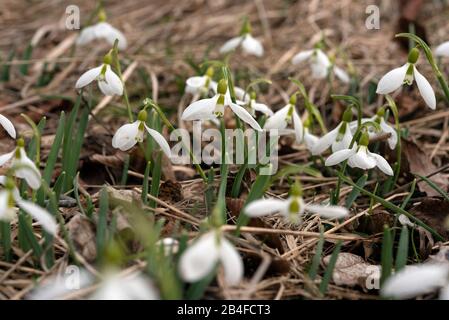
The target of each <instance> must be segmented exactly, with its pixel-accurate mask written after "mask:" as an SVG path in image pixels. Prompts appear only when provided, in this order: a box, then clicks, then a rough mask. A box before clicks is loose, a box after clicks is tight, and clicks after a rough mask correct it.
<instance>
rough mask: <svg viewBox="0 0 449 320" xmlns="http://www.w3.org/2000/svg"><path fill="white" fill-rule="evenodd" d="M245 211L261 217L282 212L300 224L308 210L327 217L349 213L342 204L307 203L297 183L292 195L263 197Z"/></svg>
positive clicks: (292, 189)
mask: <svg viewBox="0 0 449 320" xmlns="http://www.w3.org/2000/svg"><path fill="white" fill-rule="evenodd" d="M244 212H245V214H246V215H248V216H250V217H261V216H266V215H271V214H275V213H279V214H281V215H282V216H283V217H284V218H285V219H287V220H289V221H290V222H291V223H295V224H300V223H302V221H303V216H304V214H305V213H306V212H308V213H312V214H317V215H319V216H320V217H323V218H326V219H340V218H344V217H346V216H347V215H348V214H349V211H348V209H346V208H344V207H340V206H323V205H316V204H306V203H305V202H304V200H303V198H302V190H301V186H300V185H299V184H298V183H296V184H294V185H293V186H292V188H291V191H290V197H289V198H287V199H286V200H281V199H272V198H271V199H261V200H255V201H253V202H251V203H249V204H248V205H247V206H246V207H245V209H244Z"/></svg>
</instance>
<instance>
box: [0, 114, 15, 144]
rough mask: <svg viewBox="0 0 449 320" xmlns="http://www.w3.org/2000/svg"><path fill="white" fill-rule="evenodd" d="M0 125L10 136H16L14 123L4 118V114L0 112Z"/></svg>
mask: <svg viewBox="0 0 449 320" xmlns="http://www.w3.org/2000/svg"><path fill="white" fill-rule="evenodd" d="M0 125H1V126H2V127H3V128H4V129H5V130H6V132H8V134H9V135H10V136H11V138H13V139H15V138H16V129H14V125H13V124H12V122H11V121H10V120H9V119H8V118H6V117H5V116H4V115H1V114H0Z"/></svg>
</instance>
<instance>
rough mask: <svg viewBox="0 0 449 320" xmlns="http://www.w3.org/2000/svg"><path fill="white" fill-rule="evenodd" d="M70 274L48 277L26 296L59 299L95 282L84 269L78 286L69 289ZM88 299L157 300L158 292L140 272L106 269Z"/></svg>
mask: <svg viewBox="0 0 449 320" xmlns="http://www.w3.org/2000/svg"><path fill="white" fill-rule="evenodd" d="M69 276H72V275H71V274H70V275H68V276H67V275H66V276H64V277H57V278H56V277H54V278H50V279H48V280H47V281H46V282H45V283H43V284H39V286H38V287H37V288H36V289H35V290H34V291H33V292H32V293H31V295H30V296H29V297H28V298H29V299H31V300H60V299H63V298H64V297H65V296H67V295H68V294H70V293H73V292H74V291H77V290H82V289H83V288H86V287H88V286H90V285H93V284H94V283H95V281H94V280H95V279H94V278H93V277H92V276H91V275H90V274H88V273H87V271H85V270H84V269H81V270H80V272H79V286H78V287H79V288H77V289H75V288H73V289H71V286H68V285H67V283H68V281H69V280H70V279H68V277H69ZM88 299H90V300H157V299H159V293H158V292H157V290H156V289H155V288H154V286H153V284H152V282H151V280H149V279H147V278H146V277H145V276H143V275H142V274H140V273H135V274H131V275H128V276H121V275H120V274H119V273H118V272H117V271H115V270H107V271H106V275H105V277H104V278H103V280H102V281H101V282H99V283H98V287H97V289H96V290H95V291H94V292H93V293H92V294H91V295H90V296H88Z"/></svg>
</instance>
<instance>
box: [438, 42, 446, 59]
mask: <svg viewBox="0 0 449 320" xmlns="http://www.w3.org/2000/svg"><path fill="white" fill-rule="evenodd" d="M435 55H436V56H438V57H449V41H446V42H443V43H442V44H440V45H439V46H438V47H437V48H436V49H435Z"/></svg>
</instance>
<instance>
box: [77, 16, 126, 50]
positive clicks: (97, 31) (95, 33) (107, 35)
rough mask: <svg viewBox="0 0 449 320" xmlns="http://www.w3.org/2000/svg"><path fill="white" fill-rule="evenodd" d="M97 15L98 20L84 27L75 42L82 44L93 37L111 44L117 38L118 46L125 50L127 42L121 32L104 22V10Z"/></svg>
mask: <svg viewBox="0 0 449 320" xmlns="http://www.w3.org/2000/svg"><path fill="white" fill-rule="evenodd" d="M98 16H99V20H100V22H99V23H97V24H95V25H92V26H89V27H86V28H84V29H83V30H82V31H81V34H80V35H79V37H78V39H76V44H78V45H84V44H86V43H89V42H91V41H92V40H94V39H104V40H106V41H107V42H108V43H109V44H110V45H113V44H114V42H115V40H116V39H117V40H118V48H119V49H120V50H125V49H126V47H127V45H128V44H127V41H126V38H125V36H124V35H123V33H121V32H120V31H119V30H117V29H116V28H114V27H113V26H111V25H110V24H109V23H107V22H106V14H105V12H104V10H100V12H99V14H98Z"/></svg>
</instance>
